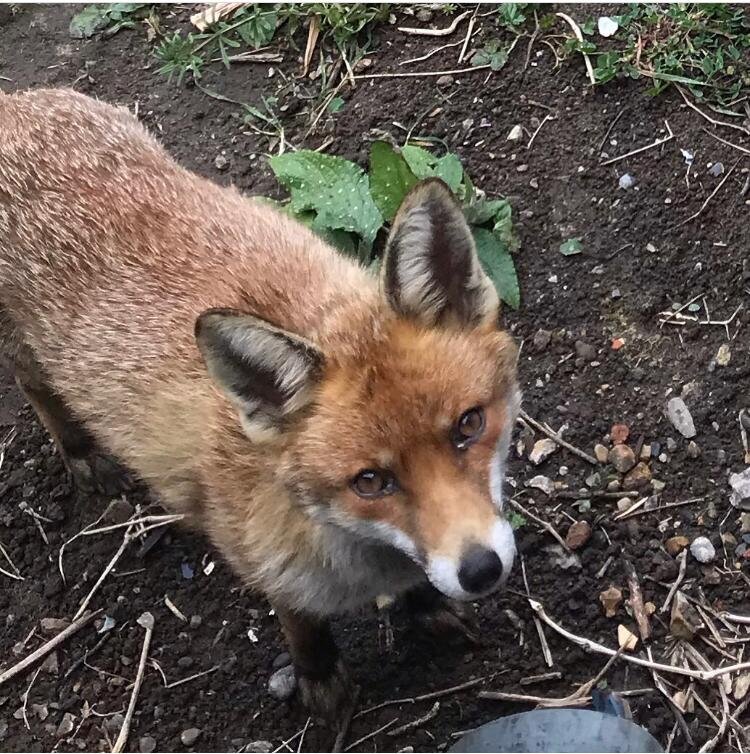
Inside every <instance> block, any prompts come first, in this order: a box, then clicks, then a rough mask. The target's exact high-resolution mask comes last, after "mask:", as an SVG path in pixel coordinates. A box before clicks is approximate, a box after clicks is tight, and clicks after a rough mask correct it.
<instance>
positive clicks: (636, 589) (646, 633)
mask: <svg viewBox="0 0 750 754" xmlns="http://www.w3.org/2000/svg"><path fill="white" fill-rule="evenodd" d="M622 565H623V569H624V571H625V578H626V579H627V582H628V589H629V590H630V600H629V602H630V607H631V608H632V609H633V616H634V617H635V621H636V623H637V624H638V633H639V634H640V635H641V641H643V642H647V641H648V640H649V639H650V638H651V624H650V623H649V620H648V615H647V614H646V608H645V606H644V604H643V592H642V591H641V583H640V581H638V574H637V573H636V571H635V566H634V565H633V563H632V561H631V560H629V559H628V558H623V559H622Z"/></svg>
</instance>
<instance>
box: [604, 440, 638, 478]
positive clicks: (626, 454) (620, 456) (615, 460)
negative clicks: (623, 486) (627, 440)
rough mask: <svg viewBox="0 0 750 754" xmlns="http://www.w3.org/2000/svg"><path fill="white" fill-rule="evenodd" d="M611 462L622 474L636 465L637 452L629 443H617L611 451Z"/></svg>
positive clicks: (609, 458)
mask: <svg viewBox="0 0 750 754" xmlns="http://www.w3.org/2000/svg"><path fill="white" fill-rule="evenodd" d="M608 460H609V462H610V463H611V464H612V466H614V467H615V469H616V470H617V471H619V472H620V473H621V474H625V473H627V472H628V471H630V469H632V468H633V466H635V453H633V451H632V450H631V449H630V447H628V446H627V445H615V446H614V447H613V448H612V450H610V451H609V456H608Z"/></svg>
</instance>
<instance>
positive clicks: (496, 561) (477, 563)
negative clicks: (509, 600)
mask: <svg viewBox="0 0 750 754" xmlns="http://www.w3.org/2000/svg"><path fill="white" fill-rule="evenodd" d="M502 575H503V564H502V562H501V561H500V558H499V557H498V556H497V553H496V552H495V551H494V550H489V549H487V548H486V547H482V546H481V545H472V546H471V547H470V548H469V549H468V550H467V551H466V553H465V554H464V556H463V558H462V559H461V567H460V568H459V569H458V583H459V584H461V587H462V588H463V589H465V590H466V591H467V592H473V593H474V594H479V593H480V592H485V591H487V590H488V589H491V588H492V587H493V586H495V584H497V582H498V581H499V580H500V577H501V576H502Z"/></svg>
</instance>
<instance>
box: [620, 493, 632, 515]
mask: <svg viewBox="0 0 750 754" xmlns="http://www.w3.org/2000/svg"><path fill="white" fill-rule="evenodd" d="M632 507H633V498H630V497H621V498H620V499H619V500H618V501H617V510H618V511H619V512H620V513H625V511H627V510H630V509H631V508H632Z"/></svg>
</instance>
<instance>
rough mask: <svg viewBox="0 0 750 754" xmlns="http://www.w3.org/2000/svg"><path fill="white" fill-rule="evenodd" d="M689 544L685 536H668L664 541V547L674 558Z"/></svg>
mask: <svg viewBox="0 0 750 754" xmlns="http://www.w3.org/2000/svg"><path fill="white" fill-rule="evenodd" d="M689 544H690V540H689V539H688V538H687V537H683V536H677V537H670V538H669V539H668V540H667V541H666V542H665V543H664V549H665V550H666V551H667V552H668V553H669V554H670V555H671V556H672V557H673V558H674V557H675V556H676V555H679V554H680V553H681V552H682V551H683V550H684V549H685V548H686V547H687V546H688V545H689Z"/></svg>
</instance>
